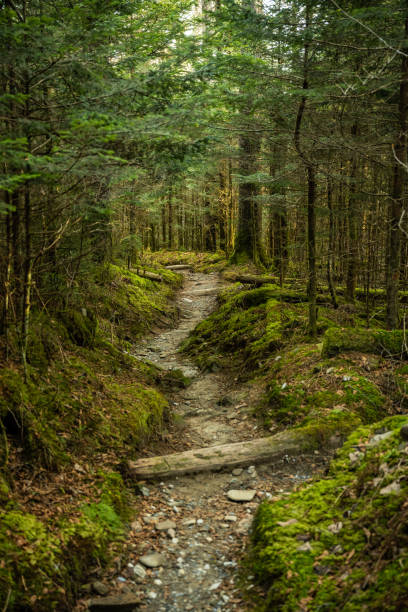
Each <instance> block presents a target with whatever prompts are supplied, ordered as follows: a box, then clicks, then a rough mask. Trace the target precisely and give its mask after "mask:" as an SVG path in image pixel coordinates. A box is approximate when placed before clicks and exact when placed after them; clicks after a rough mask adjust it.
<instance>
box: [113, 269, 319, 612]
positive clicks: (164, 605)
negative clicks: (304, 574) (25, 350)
mask: <svg viewBox="0 0 408 612" xmlns="http://www.w3.org/2000/svg"><path fill="white" fill-rule="evenodd" d="M221 287H222V284H221V280H220V278H219V277H218V275H216V274H198V273H192V272H187V273H186V274H185V283H184V287H183V289H182V290H181V291H180V293H179V295H178V305H179V307H180V319H179V323H178V325H177V326H176V327H175V328H173V329H171V330H166V331H160V332H158V333H157V335H155V336H154V337H152V338H150V339H147V340H146V341H145V342H144V343H143V344H142V345H140V347H139V349H138V350H137V352H136V356H137V357H139V358H141V359H145V360H149V361H152V362H154V363H155V364H157V365H158V366H159V367H161V368H164V369H170V368H178V369H180V370H182V371H183V373H184V374H185V375H186V376H188V377H190V378H192V383H191V385H190V386H189V387H188V388H187V389H183V390H181V391H179V392H177V393H176V394H175V395H173V396H172V402H173V408H174V410H175V413H176V415H178V416H176V425H175V428H176V429H177V431H175V432H174V434H175V435H174V437H173V436H171V440H170V442H169V443H168V444H166V448H164V449H163V454H169V453H171V452H172V451H173V452H178V451H180V450H186V449H191V448H202V447H205V446H211V445H219V444H225V443H229V442H238V441H241V440H249V439H254V438H256V437H257V436H261V435H262V432H258V429H257V425H256V422H255V421H254V419H253V418H251V416H250V412H251V401H252V399H253V398H252V394H253V393H256V390H255V389H254V387H253V386H251V387H250V386H244V385H242V384H240V382H239V380H237V379H232V378H231V376H230V375H229V374H227V373H225V372H208V373H200V372H199V371H198V369H197V368H196V367H195V366H194V364H193V363H192V362H190V361H189V359H188V358H186V356H184V355H182V354H180V353H178V352H177V349H178V346H179V344H180V343H181V342H182V341H183V340H184V339H185V338H186V337H187V335H188V334H189V333H190V331H192V330H193V329H194V327H195V326H196V325H197V323H198V322H199V321H201V320H202V319H203V318H204V317H205V316H207V315H208V314H209V313H210V312H211V310H212V309H213V308H214V307H215V301H216V297H215V293H216V290H219V289H221ZM263 435H265V434H263ZM156 453H157V449H156ZM324 465H325V458H324V457H323V456H321V455H319V454H313V455H311V456H305V455H301V456H296V457H288V456H283V458H281V459H280V460H279V461H276V462H274V464H273V465H272V464H263V465H258V466H256V467H255V466H249V467H248V468H245V469H242V468H238V469H234V470H233V471H231V470H230V471H227V472H216V473H208V472H207V473H202V474H195V475H189V476H187V475H186V476H179V477H175V478H173V479H172V480H166V482H160V483H158V482H154V483H151V482H146V483H144V484H143V486H142V487H141V492H142V497H141V502H140V506H139V516H138V520H136V521H135V522H134V523H133V524H132V530H131V532H130V534H129V536H128V541H127V546H126V549H127V552H126V554H125V557H126V558H125V559H124V560H122V564H121V568H120V569H118V570H117V572H118V571H119V572H121V573H119V574H118V573H117V572H116V576H115V580H116V581H117V584H118V589H121V590H122V591H124V592H125V593H129V592H132V593H135V592H136V593H137V594H138V595H140V597H141V600H142V604H141V607H140V609H142V610H144V611H148V612H165V611H166V612H185V611H189V610H192V611H194V612H204V611H208V612H210V611H212V612H215V611H221V610H223V611H224V610H225V611H238V610H239V611H243V610H247V609H248V608H247V606H246V604H245V603H244V601H243V600H242V596H241V593H240V591H239V587H238V584H237V582H238V565H239V560H240V558H241V556H242V553H243V551H244V549H245V546H246V538H247V534H248V531H249V528H250V525H251V521H252V517H253V514H254V512H255V510H256V507H257V505H258V503H259V501H260V500H261V499H262V498H264V497H267V498H271V497H273V496H274V495H281V494H282V493H284V492H285V491H289V490H291V489H292V488H293V486H295V485H296V484H297V483H299V482H302V481H305V480H307V479H309V478H310V477H311V476H312V475H313V474H316V473H318V472H320V471H321V470H322V469H323V467H324ZM230 490H245V491H248V492H249V491H250V492H251V493H248V497H249V498H250V497H252V496H253V498H252V499H251V500H250V501H247V502H235V501H232V500H231V499H230V498H229V497H228V491H230ZM151 555H152V556H151ZM143 562H144V563H143ZM156 564H157V567H152V568H148V567H147V566H148V565H153V566H154V565H156ZM110 578H114V577H113V576H110Z"/></svg>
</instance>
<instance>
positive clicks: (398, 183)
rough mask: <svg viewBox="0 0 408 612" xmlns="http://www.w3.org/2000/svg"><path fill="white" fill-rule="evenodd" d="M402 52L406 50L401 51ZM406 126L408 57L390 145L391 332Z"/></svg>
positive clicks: (395, 309) (407, 35) (395, 316)
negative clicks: (391, 160) (395, 126)
mask: <svg viewBox="0 0 408 612" xmlns="http://www.w3.org/2000/svg"><path fill="white" fill-rule="evenodd" d="M407 39H408V18H407V19H406V20H405V40H407ZM405 50H406V48H405ZM407 127H408V58H407V56H406V55H404V56H403V58H402V74H401V84H400V92H399V132H398V135H397V138H396V141H395V146H394V154H395V158H396V159H395V161H394V175H393V183H392V193H391V202H390V205H389V235H388V261H387V278H386V292H387V326H388V328H389V329H394V328H395V327H397V326H398V317H399V303H398V289H399V278H400V258H401V230H400V227H399V224H400V221H401V216H402V211H403V197H404V185H405V173H406V168H405V167H404V166H403V164H405V165H406V163H407Z"/></svg>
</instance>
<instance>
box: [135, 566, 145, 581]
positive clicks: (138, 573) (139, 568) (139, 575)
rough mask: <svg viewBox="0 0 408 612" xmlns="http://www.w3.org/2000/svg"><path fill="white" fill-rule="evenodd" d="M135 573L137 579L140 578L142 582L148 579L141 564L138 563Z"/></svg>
mask: <svg viewBox="0 0 408 612" xmlns="http://www.w3.org/2000/svg"><path fill="white" fill-rule="evenodd" d="M133 573H134V575H135V576H136V577H137V578H140V579H141V580H144V579H145V578H146V570H145V568H144V567H143V565H140V563H137V564H136V565H135V566H134V568H133Z"/></svg>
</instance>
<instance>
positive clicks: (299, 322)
mask: <svg viewBox="0 0 408 612" xmlns="http://www.w3.org/2000/svg"><path fill="white" fill-rule="evenodd" d="M279 292H280V289H279V287H277V286H275V285H264V286H263V287H260V288H259V289H252V290H246V291H239V292H238V293H236V292H235V291H233V292H229V293H228V294H224V296H223V300H222V303H221V305H220V307H219V308H218V310H216V311H215V312H214V313H213V314H211V315H210V316H209V317H208V318H207V319H205V320H204V321H203V322H202V323H200V324H199V325H198V326H197V327H196V329H195V330H194V332H193V334H192V335H191V336H190V337H189V339H188V340H187V341H186V342H185V343H184V345H183V350H185V351H186V352H187V353H188V354H190V355H192V356H193V357H194V358H195V360H196V362H197V363H198V365H199V366H200V367H202V368H212V367H213V364H214V362H215V363H217V364H220V365H227V364H228V365H230V366H231V365H241V364H242V363H243V362H244V363H245V365H246V366H247V369H248V373H251V374H252V375H253V374H254V372H255V371H256V370H259V369H261V368H262V367H263V366H264V364H265V362H266V361H267V360H268V359H269V358H270V356H271V355H272V354H273V353H274V352H276V351H277V350H279V349H280V348H281V347H282V346H283V345H285V344H286V343H287V342H288V341H289V340H292V339H293V338H294V335H295V334H298V335H299V337H301V336H302V335H304V334H306V330H307V321H306V314H305V313H306V311H305V307H304V305H296V304H295V305H293V304H291V305H289V304H283V303H281V302H280V301H279V299H277V297H278V298H279Z"/></svg>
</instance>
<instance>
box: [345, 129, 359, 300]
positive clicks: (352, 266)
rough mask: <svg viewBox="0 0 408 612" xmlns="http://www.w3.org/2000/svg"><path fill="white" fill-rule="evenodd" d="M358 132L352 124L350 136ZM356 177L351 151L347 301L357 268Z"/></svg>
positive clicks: (355, 159)
mask: <svg viewBox="0 0 408 612" xmlns="http://www.w3.org/2000/svg"><path fill="white" fill-rule="evenodd" d="M357 134H358V127H357V125H353V127H352V128H351V136H352V140H353V141H354V140H355V138H356V136H357ZM356 178H357V156H356V153H355V152H353V156H352V160H351V171H350V185H349V193H348V206H347V222H348V244H347V257H346V261H347V269H346V292H345V296H346V300H347V301H348V302H354V297H355V289H356V277H357V270H358V262H357V259H358V245H357V236H358V232H357V223H358V214H357V213H358V211H357V208H358V207H357V199H356V191H357V189H356Z"/></svg>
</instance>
